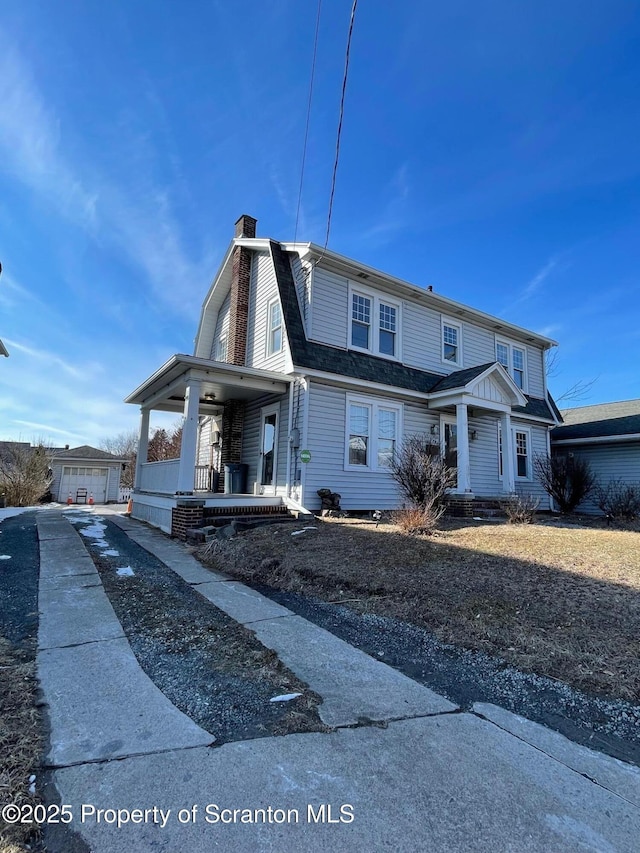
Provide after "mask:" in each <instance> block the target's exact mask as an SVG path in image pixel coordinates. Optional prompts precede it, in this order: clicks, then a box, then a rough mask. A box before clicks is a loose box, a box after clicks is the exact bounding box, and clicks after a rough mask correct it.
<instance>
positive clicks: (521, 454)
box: [516, 431, 529, 477]
mask: <svg viewBox="0 0 640 853" xmlns="http://www.w3.org/2000/svg"><path fill="white" fill-rule="evenodd" d="M528 454H529V452H528V446H527V433H526V432H517V431H516V475H517V476H518V477H527V476H528V474H529V465H528V458H529V455H528Z"/></svg>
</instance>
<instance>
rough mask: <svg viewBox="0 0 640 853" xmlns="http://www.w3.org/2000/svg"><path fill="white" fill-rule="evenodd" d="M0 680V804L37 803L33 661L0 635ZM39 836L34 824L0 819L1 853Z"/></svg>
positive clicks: (38, 740) (13, 852)
mask: <svg viewBox="0 0 640 853" xmlns="http://www.w3.org/2000/svg"><path fill="white" fill-rule="evenodd" d="M0 684H2V688H1V689H0V757H1V761H0V768H1V769H0V804H1V805H5V804H6V803H16V804H17V805H25V804H27V803H30V804H32V805H36V804H37V803H39V802H41V800H40V798H39V797H38V795H37V793H35V794H30V793H29V787H30V782H29V779H30V777H31V776H32V775H35V774H36V773H37V772H38V770H37V768H38V767H39V762H40V756H41V755H42V750H43V740H42V728H41V723H40V715H39V713H38V710H37V708H36V689H37V682H36V674H35V663H34V661H33V660H28V659H26V658H25V656H24V654H22V653H21V652H19V651H17V650H16V649H14V648H13V647H12V646H11V644H10V643H8V642H7V641H6V640H4V639H0ZM38 840H39V834H38V833H37V831H36V832H34V828H33V826H31V827H30V826H20V825H17V824H15V825H11V826H7V825H6V824H4V823H3V822H2V821H0V853H19V851H23V850H28V849H31V850H33V849H35V846H36V845H37V844H38ZM27 845H31V846H29V847H27Z"/></svg>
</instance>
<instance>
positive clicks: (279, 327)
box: [267, 296, 284, 357]
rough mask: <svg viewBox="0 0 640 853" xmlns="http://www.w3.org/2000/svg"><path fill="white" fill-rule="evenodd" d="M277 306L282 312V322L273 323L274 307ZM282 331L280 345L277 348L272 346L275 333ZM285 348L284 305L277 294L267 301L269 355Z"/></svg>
mask: <svg viewBox="0 0 640 853" xmlns="http://www.w3.org/2000/svg"><path fill="white" fill-rule="evenodd" d="M276 306H277V308H278V311H279V312H280V323H279V324H278V325H276V326H274V325H273V309H274V308H275V307H276ZM278 330H279V331H280V346H279V347H278V348H277V349H275V348H274V347H273V346H272V339H273V333H274V332H275V331H278ZM283 348H284V320H283V317H282V305H281V304H280V300H279V299H278V297H277V296H275V297H274V298H273V299H270V300H269V301H268V302H267V357H269V356H272V355H277V354H278V353H281V352H282V350H283Z"/></svg>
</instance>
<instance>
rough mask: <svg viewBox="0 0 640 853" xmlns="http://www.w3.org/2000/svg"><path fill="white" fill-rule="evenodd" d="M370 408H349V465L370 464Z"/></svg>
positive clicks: (353, 406)
mask: <svg viewBox="0 0 640 853" xmlns="http://www.w3.org/2000/svg"><path fill="white" fill-rule="evenodd" d="M370 415H371V409H370V406H361V405H355V404H353V403H351V405H350V406H349V465H363V466H367V465H368V464H369V422H370V420H371V418H370Z"/></svg>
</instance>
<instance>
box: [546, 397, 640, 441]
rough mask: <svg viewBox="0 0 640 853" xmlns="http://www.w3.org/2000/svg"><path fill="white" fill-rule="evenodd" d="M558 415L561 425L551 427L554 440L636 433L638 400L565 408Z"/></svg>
mask: <svg viewBox="0 0 640 853" xmlns="http://www.w3.org/2000/svg"><path fill="white" fill-rule="evenodd" d="M562 417H563V420H564V423H565V425H564V426H561V427H556V429H554V430H553V432H552V433H551V437H552V439H553V440H554V441H568V440H585V441H586V440H588V439H590V438H611V439H612V440H614V439H616V438H618V439H619V438H623V437H624V436H635V435H640V400H622V401H620V402H618V403H601V404H599V405H596V406H579V407H577V408H575V409H565V410H563V412H562Z"/></svg>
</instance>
